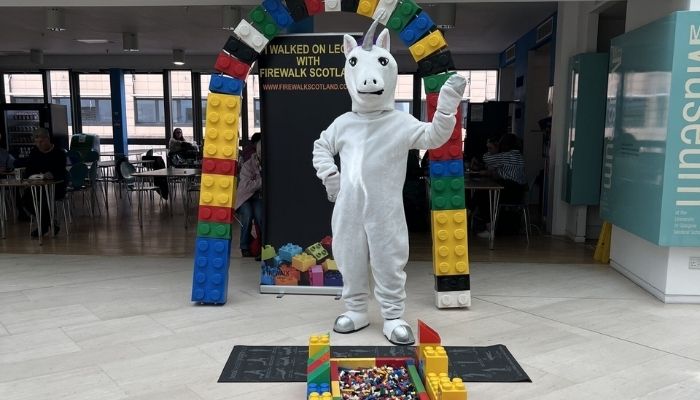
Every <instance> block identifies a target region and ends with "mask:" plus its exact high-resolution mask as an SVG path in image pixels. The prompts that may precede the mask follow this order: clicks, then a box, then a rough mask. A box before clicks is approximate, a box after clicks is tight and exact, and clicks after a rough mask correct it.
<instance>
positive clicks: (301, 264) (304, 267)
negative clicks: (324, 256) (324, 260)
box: [292, 253, 316, 272]
mask: <svg viewBox="0 0 700 400" xmlns="http://www.w3.org/2000/svg"><path fill="white" fill-rule="evenodd" d="M314 265H316V259H315V258H314V256H312V255H309V254H306V253H301V254H297V255H296V256H294V257H292V267H294V268H296V269H298V270H299V271H301V272H306V271H308V270H309V268H311V267H313V266H314Z"/></svg>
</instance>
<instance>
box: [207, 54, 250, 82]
mask: <svg viewBox="0 0 700 400" xmlns="http://www.w3.org/2000/svg"><path fill="white" fill-rule="evenodd" d="M214 68H215V69H216V70H217V71H219V72H221V73H224V74H226V75H229V76H232V77H234V78H238V79H240V80H242V81H244V82H245V80H246V78H247V77H248V72H249V71H250V65H248V64H246V63H244V62H243V61H241V60H239V59H237V58H234V57H233V56H231V55H229V54H228V53H226V52H224V51H221V52H219V56H218V57H217V58H216V63H215V64H214Z"/></svg>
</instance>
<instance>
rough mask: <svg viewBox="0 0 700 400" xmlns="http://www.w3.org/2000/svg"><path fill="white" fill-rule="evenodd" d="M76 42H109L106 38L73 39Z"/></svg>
mask: <svg viewBox="0 0 700 400" xmlns="http://www.w3.org/2000/svg"><path fill="white" fill-rule="evenodd" d="M75 41H76V42H80V43H85V44H104V43H110V42H109V40H108V39H75Z"/></svg>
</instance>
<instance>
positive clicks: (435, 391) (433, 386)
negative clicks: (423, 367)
mask: <svg viewBox="0 0 700 400" xmlns="http://www.w3.org/2000/svg"><path fill="white" fill-rule="evenodd" d="M425 391H426V392H428V397H430V400H439V394H440V378H439V377H438V376H437V375H436V374H434V373H432V372H431V373H429V374H427V375H426V376H425Z"/></svg>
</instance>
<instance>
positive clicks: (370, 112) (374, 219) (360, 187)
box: [313, 21, 466, 345]
mask: <svg viewBox="0 0 700 400" xmlns="http://www.w3.org/2000/svg"><path fill="white" fill-rule="evenodd" d="M376 27H377V21H374V23H373V24H372V26H371V27H370V29H369V30H368V31H367V34H366V35H365V38H364V40H363V43H362V46H358V44H357V42H356V41H355V39H354V38H353V37H352V36H350V35H345V37H344V39H343V40H344V52H345V82H346V84H347V88H348V91H349V92H350V97H352V111H351V112H347V113H345V114H343V115H341V116H339V117H338V118H336V119H335V121H333V123H331V125H330V126H329V127H328V129H326V130H325V131H323V132H322V133H321V136H320V138H319V139H318V140H316V141H315V142H314V150H313V164H314V168H316V171H317V176H318V177H319V178H320V179H321V181H322V182H323V184H324V186H325V187H326V192H327V195H328V200H330V201H332V202H335V207H334V209H333V217H332V220H331V226H332V230H333V254H334V256H335V259H336V261H337V263H338V268H339V270H340V272H341V274H342V275H343V291H342V298H343V301H344V302H345V307H346V309H347V311H346V312H344V313H343V314H341V315H340V316H339V317H338V318H336V320H335V324H334V326H333V330H334V331H335V332H339V333H351V332H356V331H358V330H360V329H362V328H364V327H366V326H368V325H369V317H368V315H367V311H368V301H369V295H370V285H369V274H370V271H371V273H372V277H373V278H374V283H375V287H374V295H375V297H376V299H377V301H378V302H379V304H380V305H381V314H382V317H383V318H384V328H383V333H384V336H386V338H387V339H388V340H389V341H390V342H391V343H393V344H398V345H407V344H413V343H414V342H415V338H414V335H413V331H412V330H411V327H410V325H408V324H407V323H406V321H404V320H403V319H401V318H402V316H403V314H404V307H405V302H406V290H405V284H406V273H405V272H404V267H405V266H406V262H407V261H408V229H407V228H406V219H405V216H404V210H403V197H402V191H403V184H404V180H405V178H406V159H407V157H408V151H409V150H410V149H433V148H437V147H440V146H441V145H443V144H444V143H445V142H447V140H448V139H449V138H450V136H451V134H452V131H453V129H454V126H455V115H456V113H457V107H458V106H459V103H460V102H461V100H462V95H463V94H464V89H465V86H466V81H465V79H464V78H462V77H461V76H459V75H457V74H455V75H452V76H451V77H450V78H449V79H448V80H447V82H446V83H445V85H444V86H443V87H442V89H441V90H440V94H439V96H438V103H437V112H436V113H435V116H434V117H433V121H432V122H431V123H427V122H421V121H419V120H417V119H415V118H414V117H413V116H412V115H410V114H408V113H404V112H400V111H396V110H395V109H394V89H395V88H396V80H397V75H398V68H397V65H396V60H394V57H392V55H391V53H390V52H389V31H388V30H387V29H384V30H383V31H382V32H381V33H380V34H379V37H378V38H377V43H376V45H373V44H372V41H373V38H374V31H375V29H376ZM336 154H340V170H338V167H337V166H336V164H335V162H334V160H333V156H334V155H336Z"/></svg>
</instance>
